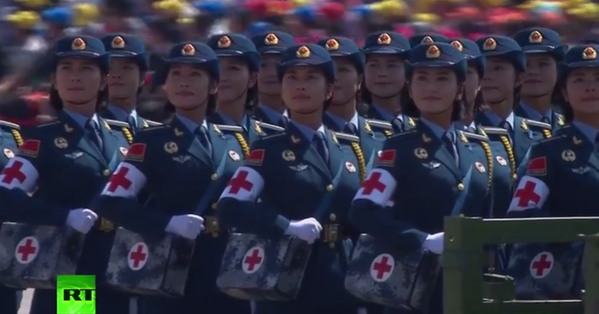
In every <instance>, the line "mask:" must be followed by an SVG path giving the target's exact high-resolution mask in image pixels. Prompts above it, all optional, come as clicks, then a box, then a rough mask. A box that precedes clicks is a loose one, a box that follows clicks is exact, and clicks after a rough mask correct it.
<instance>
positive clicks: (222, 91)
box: [218, 57, 256, 104]
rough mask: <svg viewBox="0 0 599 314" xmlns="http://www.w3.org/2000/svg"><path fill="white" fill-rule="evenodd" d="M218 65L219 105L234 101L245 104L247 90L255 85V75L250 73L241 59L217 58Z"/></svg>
mask: <svg viewBox="0 0 599 314" xmlns="http://www.w3.org/2000/svg"><path fill="white" fill-rule="evenodd" d="M218 63H219V66H220V82H219V84H218V102H219V104H227V103H231V102H234V101H236V100H241V101H243V102H245V95H246V92H247V90H248V89H249V88H252V87H253V86H254V85H255V84H256V75H255V74H252V73H250V69H249V68H248V66H247V64H246V63H245V61H243V60H242V59H241V58H236V57H221V58H218Z"/></svg>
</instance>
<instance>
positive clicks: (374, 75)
mask: <svg viewBox="0 0 599 314" xmlns="http://www.w3.org/2000/svg"><path fill="white" fill-rule="evenodd" d="M405 82H406V75H405V73H404V61H403V60H402V59H401V58H399V57H397V56H395V55H377V54H374V55H371V56H369V57H368V61H366V67H365V68H364V83H365V84H366V88H367V89H368V91H370V93H371V94H372V95H374V96H377V97H381V98H385V97H392V96H394V95H397V94H398V93H399V92H400V90H401V89H402V87H403V86H404V84H405Z"/></svg>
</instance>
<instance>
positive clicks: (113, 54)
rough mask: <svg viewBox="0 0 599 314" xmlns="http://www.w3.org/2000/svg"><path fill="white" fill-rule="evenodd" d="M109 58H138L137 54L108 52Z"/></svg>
mask: <svg viewBox="0 0 599 314" xmlns="http://www.w3.org/2000/svg"><path fill="white" fill-rule="evenodd" d="M108 54H110V57H111V58H129V57H136V56H138V54H137V53H135V52H131V51H110V52H108Z"/></svg>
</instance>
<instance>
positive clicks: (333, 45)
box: [325, 39, 339, 50]
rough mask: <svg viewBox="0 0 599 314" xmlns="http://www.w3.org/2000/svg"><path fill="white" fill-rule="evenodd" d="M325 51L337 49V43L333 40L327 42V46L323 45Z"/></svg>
mask: <svg viewBox="0 0 599 314" xmlns="http://www.w3.org/2000/svg"><path fill="white" fill-rule="evenodd" d="M325 46H326V48H327V50H337V49H339V42H338V41H337V40H335V39H329V40H327V44H326V45H325Z"/></svg>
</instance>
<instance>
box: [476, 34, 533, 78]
mask: <svg viewBox="0 0 599 314" xmlns="http://www.w3.org/2000/svg"><path fill="white" fill-rule="evenodd" d="M476 44H477V45H478V48H479V49H480V51H481V52H482V54H483V56H485V57H486V58H487V60H488V58H490V57H497V58H501V59H504V60H507V61H509V62H511V63H512V64H513V65H514V67H515V68H516V70H518V71H520V72H524V71H526V56H525V55H524V52H523V51H522V48H521V47H520V45H518V43H517V42H516V41H515V40H513V39H511V38H509V37H506V36H486V37H483V38H479V39H477V40H476Z"/></svg>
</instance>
